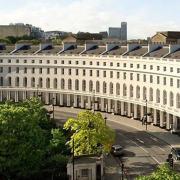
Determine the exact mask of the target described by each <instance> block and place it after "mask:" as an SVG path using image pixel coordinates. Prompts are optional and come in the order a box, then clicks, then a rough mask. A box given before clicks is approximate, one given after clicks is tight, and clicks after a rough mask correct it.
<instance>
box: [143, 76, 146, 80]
mask: <svg viewBox="0 0 180 180" xmlns="http://www.w3.org/2000/svg"><path fill="white" fill-rule="evenodd" d="M143 81H144V82H146V75H145V74H144V75H143Z"/></svg>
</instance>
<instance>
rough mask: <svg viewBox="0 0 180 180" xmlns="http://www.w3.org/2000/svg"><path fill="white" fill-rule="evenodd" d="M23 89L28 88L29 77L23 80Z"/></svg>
mask: <svg viewBox="0 0 180 180" xmlns="http://www.w3.org/2000/svg"><path fill="white" fill-rule="evenodd" d="M23 87H27V77H24V78H23Z"/></svg>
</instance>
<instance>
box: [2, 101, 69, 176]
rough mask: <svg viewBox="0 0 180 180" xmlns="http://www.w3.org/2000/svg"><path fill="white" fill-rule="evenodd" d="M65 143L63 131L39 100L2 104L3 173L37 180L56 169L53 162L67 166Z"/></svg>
mask: <svg viewBox="0 0 180 180" xmlns="http://www.w3.org/2000/svg"><path fill="white" fill-rule="evenodd" d="M65 142H66V140H65V137H64V135H63V132H62V131H61V130H59V129H57V128H55V126H54V124H53V123H51V122H50V120H49V119H48V118H47V115H46V111H45V109H44V108H43V106H42V104H41V102H40V101H39V100H38V99H36V98H32V99H31V100H27V101H25V102H23V103H21V104H15V103H12V102H6V103H5V104H1V105H0V174H3V176H5V177H7V178H9V179H22V178H24V179H27V177H29V178H30V177H31V179H33V178H32V177H34V176H35V175H37V174H41V172H44V171H46V170H47V169H49V170H48V171H50V170H51V171H53V170H54V168H55V164H53V162H56V165H57V164H58V165H59V167H58V170H59V169H61V167H63V168H64V167H65V165H66V163H65V162H66V161H67V158H66V156H64V152H65V148H66V147H65ZM60 165H61V166H60ZM52 167H53V168H52Z"/></svg>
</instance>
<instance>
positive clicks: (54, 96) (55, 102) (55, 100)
mask: <svg viewBox="0 0 180 180" xmlns="http://www.w3.org/2000/svg"><path fill="white" fill-rule="evenodd" d="M52 97H53V98H54V99H53V103H54V105H57V97H56V93H53V95H52Z"/></svg>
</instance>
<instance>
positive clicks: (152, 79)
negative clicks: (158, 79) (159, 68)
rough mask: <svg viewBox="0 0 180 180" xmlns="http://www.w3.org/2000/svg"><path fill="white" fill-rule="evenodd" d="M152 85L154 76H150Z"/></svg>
mask: <svg viewBox="0 0 180 180" xmlns="http://www.w3.org/2000/svg"><path fill="white" fill-rule="evenodd" d="M150 83H153V76H152V75H150Z"/></svg>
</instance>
